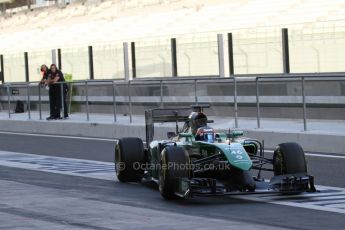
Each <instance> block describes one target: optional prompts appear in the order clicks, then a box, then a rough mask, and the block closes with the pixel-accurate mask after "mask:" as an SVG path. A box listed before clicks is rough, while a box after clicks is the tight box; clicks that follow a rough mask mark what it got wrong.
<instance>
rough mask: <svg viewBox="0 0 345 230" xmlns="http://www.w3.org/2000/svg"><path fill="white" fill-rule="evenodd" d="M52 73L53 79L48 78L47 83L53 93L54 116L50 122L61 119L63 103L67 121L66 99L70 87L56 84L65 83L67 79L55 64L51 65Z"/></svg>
mask: <svg viewBox="0 0 345 230" xmlns="http://www.w3.org/2000/svg"><path fill="white" fill-rule="evenodd" d="M50 72H51V77H50V78H48V80H47V83H48V85H49V90H51V93H52V100H51V101H52V104H53V105H52V108H53V112H52V116H51V117H50V118H49V119H48V120H57V119H61V117H60V112H61V109H62V103H63V106H64V114H63V118H64V119H67V118H68V107H67V103H66V98H67V92H68V87H67V84H66V83H60V84H56V83H59V82H65V78H64V76H63V74H62V72H61V71H60V70H59V69H58V68H57V67H56V65H55V64H51V65H50ZM61 84H62V87H63V101H61Z"/></svg>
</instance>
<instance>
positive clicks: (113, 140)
mask: <svg viewBox="0 0 345 230" xmlns="http://www.w3.org/2000/svg"><path fill="white" fill-rule="evenodd" d="M0 134H9V135H23V136H34V137H52V138H66V139H78V140H96V141H110V142H115V141H116V139H115V138H98V137H77V136H63V135H51V134H36V133H19V132H2V131H0Z"/></svg>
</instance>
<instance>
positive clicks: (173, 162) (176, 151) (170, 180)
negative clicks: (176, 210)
mask: <svg viewBox="0 0 345 230" xmlns="http://www.w3.org/2000/svg"><path fill="white" fill-rule="evenodd" d="M188 164H189V159H188V157H187V155H186V153H185V151H184V150H183V148H181V147H175V146H168V147H166V148H164V149H163V151H162V153H161V169H160V173H159V192H160V193H161V195H162V197H163V198H164V199H166V200H171V199H175V198H177V196H176V195H175V185H176V179H177V178H188V177H189V170H188Z"/></svg>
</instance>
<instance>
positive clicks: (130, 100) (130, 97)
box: [128, 81, 132, 123]
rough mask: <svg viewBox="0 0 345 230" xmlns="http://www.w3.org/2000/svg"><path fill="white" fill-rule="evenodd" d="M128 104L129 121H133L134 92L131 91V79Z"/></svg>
mask: <svg viewBox="0 0 345 230" xmlns="http://www.w3.org/2000/svg"><path fill="white" fill-rule="evenodd" d="M128 104H129V122H130V123H132V92H131V81H128Z"/></svg>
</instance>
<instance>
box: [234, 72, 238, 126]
mask: <svg viewBox="0 0 345 230" xmlns="http://www.w3.org/2000/svg"><path fill="white" fill-rule="evenodd" d="M237 112H238V108H237V80H236V77H235V76H234V113H235V128H238V113H237Z"/></svg>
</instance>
